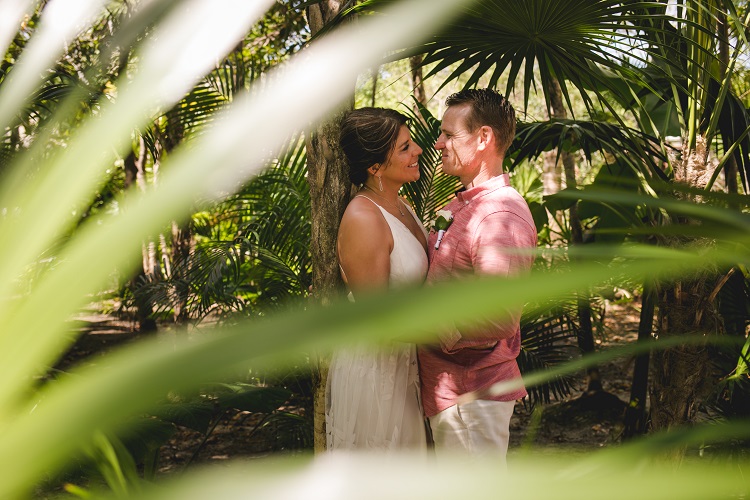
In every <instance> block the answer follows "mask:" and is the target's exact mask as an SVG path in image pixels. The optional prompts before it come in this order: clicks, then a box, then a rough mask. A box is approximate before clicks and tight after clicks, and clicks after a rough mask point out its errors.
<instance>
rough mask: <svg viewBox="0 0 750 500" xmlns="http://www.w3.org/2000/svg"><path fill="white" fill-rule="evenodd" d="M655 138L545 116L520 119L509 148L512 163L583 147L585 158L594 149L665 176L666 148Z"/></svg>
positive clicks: (609, 126)
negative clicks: (525, 119) (551, 152)
mask: <svg viewBox="0 0 750 500" xmlns="http://www.w3.org/2000/svg"><path fill="white" fill-rule="evenodd" d="M662 147H663V146H662V145H661V144H660V142H659V141H658V139H657V138H655V137H653V136H650V135H648V134H645V133H643V132H640V131H638V130H635V129H631V128H627V127H622V126H619V125H614V124H612V123H607V122H602V121H595V120H592V121H580V120H548V121H544V122H530V123H519V124H518V125H517V128H516V137H515V139H514V140H513V143H512V144H511V146H510V149H509V150H508V156H507V158H508V161H512V163H513V164H514V165H517V164H519V163H520V162H522V161H524V160H529V159H533V158H536V157H537V156H539V155H540V154H541V153H543V152H545V151H551V150H553V149H555V148H557V149H558V154H559V153H560V152H562V151H569V152H575V151H582V152H583V153H584V155H585V156H586V159H587V160H588V161H591V158H592V155H593V153H595V152H600V153H605V154H608V155H611V156H612V157H614V158H616V159H617V160H618V161H619V162H622V163H623V164H624V165H628V166H629V167H630V168H632V169H633V171H635V172H641V173H643V174H645V175H647V176H648V177H650V178H657V179H663V180H667V176H666V174H665V173H664V168H665V165H667V163H668V157H667V154H666V151H665V150H663V149H662Z"/></svg>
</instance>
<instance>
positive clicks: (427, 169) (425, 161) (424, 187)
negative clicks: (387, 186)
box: [403, 100, 461, 224]
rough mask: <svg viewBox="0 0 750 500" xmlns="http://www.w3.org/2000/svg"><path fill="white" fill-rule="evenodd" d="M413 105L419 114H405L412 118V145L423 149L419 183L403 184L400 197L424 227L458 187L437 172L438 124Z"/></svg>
mask: <svg viewBox="0 0 750 500" xmlns="http://www.w3.org/2000/svg"><path fill="white" fill-rule="evenodd" d="M415 102H416V100H415ZM416 104H417V106H418V110H419V114H417V112H416V111H414V110H413V109H412V108H408V107H407V108H406V109H405V113H406V114H407V115H408V116H409V117H410V118H411V124H410V125H411V131H412V135H413V137H414V142H416V143H417V144H419V147H421V148H422V155H421V156H420V157H419V180H417V181H415V182H410V183H408V184H405V185H404V187H403V193H404V195H405V196H406V198H407V199H408V200H409V202H410V203H411V204H412V206H413V207H414V210H415V211H416V213H417V216H418V217H419V218H420V220H421V221H422V223H423V224H427V223H428V222H429V221H430V220H431V218H433V217H434V216H435V212H436V211H437V210H438V209H440V208H441V207H443V206H444V205H445V204H446V203H448V201H450V199H451V198H452V197H453V195H454V193H455V192H456V190H457V189H458V188H459V187H461V184H460V182H459V180H458V178H457V177H453V176H449V175H446V174H445V173H443V171H442V169H441V168H440V165H441V163H442V158H441V153H440V151H438V150H437V149H435V147H434V145H435V142H436V141H437V138H438V136H439V135H440V121H439V120H438V119H437V118H435V117H434V116H433V115H432V113H430V111H429V110H428V109H427V108H425V107H424V106H423V105H422V104H420V103H418V102H417V103H416Z"/></svg>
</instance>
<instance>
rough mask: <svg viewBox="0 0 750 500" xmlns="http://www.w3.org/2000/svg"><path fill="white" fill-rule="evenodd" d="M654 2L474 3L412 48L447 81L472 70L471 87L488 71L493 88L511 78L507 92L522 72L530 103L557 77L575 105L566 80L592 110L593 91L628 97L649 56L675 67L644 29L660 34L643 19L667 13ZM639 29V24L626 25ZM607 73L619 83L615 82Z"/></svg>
mask: <svg viewBox="0 0 750 500" xmlns="http://www.w3.org/2000/svg"><path fill="white" fill-rule="evenodd" d="M653 7H654V2H650V1H649V2H644V1H634V2H622V1H616V0H604V1H600V0H597V1H594V0H559V1H555V2H550V1H548V0H527V1H523V2H520V1H517V0H485V1H482V2H475V3H474V4H472V5H471V6H470V7H469V8H467V9H466V10H465V12H464V15H463V17H461V18H460V19H458V20H457V21H455V22H454V23H453V24H451V25H450V26H448V27H447V28H446V29H444V30H443V31H442V32H441V33H440V34H438V35H436V36H435V37H433V39H432V40H431V41H429V42H427V43H426V44H424V45H423V46H421V47H419V48H417V49H415V51H417V52H425V53H426V54H427V55H426V57H425V59H424V64H425V66H428V67H430V68H431V69H430V71H429V72H428V74H427V76H426V78H429V77H431V76H433V75H438V74H440V73H441V72H443V71H450V73H449V75H448V76H447V77H445V79H444V81H443V84H442V85H446V84H447V83H449V82H451V81H453V80H456V79H457V78H459V77H461V76H463V75H465V74H469V75H470V76H469V78H468V79H467V81H466V83H465V86H466V87H472V86H475V85H476V84H477V83H478V82H479V79H480V78H482V77H484V76H488V77H489V80H488V81H489V84H488V86H489V87H492V88H495V87H496V86H497V85H498V84H499V82H500V80H501V78H502V77H503V76H507V83H506V89H505V93H506V94H508V95H509V94H511V93H513V92H514V91H515V90H516V86H517V81H518V80H519V77H520V79H521V81H522V87H523V95H524V108H527V107H528V102H529V97H530V95H531V92H532V91H539V90H540V89H539V88H538V86H539V87H541V90H542V91H543V92H544V93H545V96H547V93H546V90H547V89H548V88H550V84H551V82H552V81H553V79H556V80H557V81H558V82H559V83H560V86H561V90H562V93H563V96H564V98H565V100H566V102H567V104H568V107H569V108H570V109H571V110H572V106H571V98H570V89H569V87H568V85H569V84H572V86H573V87H575V88H576V89H578V90H579V91H580V92H581V95H582V97H583V99H584V101H585V103H586V104H587V106H589V107H590V106H591V104H592V103H593V101H592V99H591V97H589V93H588V92H589V91H591V92H593V95H594V96H596V97H602V96H603V95H604V93H605V92H609V93H613V94H618V95H627V94H629V90H628V87H627V85H626V81H635V82H637V81H639V79H640V77H639V71H638V68H637V66H643V65H645V63H646V62H647V59H648V58H650V59H651V60H659V61H662V62H663V63H664V64H666V65H670V61H669V60H668V58H666V57H664V56H663V54H662V53H660V52H658V51H655V50H654V49H653V48H652V47H651V45H650V44H649V43H648V39H647V38H646V37H645V34H644V32H645V31H646V30H650V31H652V32H658V31H659V27H658V26H656V25H649V26H644V24H643V19H644V18H648V17H654V16H661V17H663V18H669V17H668V16H667V15H666V14H665V13H658V12H657V13H654V12H651V11H650V10H649V9H652V8H653ZM669 19H671V18H669ZM635 26H639V28H640V29H628V28H633V27H635ZM610 73H615V74H617V75H619V77H620V79H621V80H620V81H614V80H612V79H611V78H609V77H608V75H609V74H610ZM537 78H538V80H537ZM546 99H547V105H548V107H549V104H550V103H549V98H548V97H546ZM604 104H605V105H606V100H605V101H604Z"/></svg>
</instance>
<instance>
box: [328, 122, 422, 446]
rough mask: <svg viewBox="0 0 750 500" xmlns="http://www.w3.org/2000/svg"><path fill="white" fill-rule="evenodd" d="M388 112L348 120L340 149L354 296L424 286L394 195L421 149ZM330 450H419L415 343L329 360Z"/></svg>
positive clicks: (344, 238)
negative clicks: (345, 168) (349, 186)
mask: <svg viewBox="0 0 750 500" xmlns="http://www.w3.org/2000/svg"><path fill="white" fill-rule="evenodd" d="M406 123H407V118H406V117H405V116H404V115H402V114H401V113H399V112H397V111H394V110H392V109H384V108H361V109H357V110H354V111H351V112H350V113H348V115H347V116H346V117H345V118H344V120H343V123H342V128H341V147H342V149H343V151H344V154H345V155H346V158H347V161H348V162H349V176H350V179H351V181H352V183H353V184H355V185H356V186H360V189H359V192H358V193H357V194H356V195H355V196H354V197H353V198H352V200H351V202H350V203H349V205H348V206H347V208H346V211H345V212H344V216H343V218H342V219H341V226H340V228H339V234H338V244H337V251H338V256H339V262H340V264H341V275H342V277H343V279H344V281H345V282H346V284H347V287H348V288H349V291H350V298H352V299H353V298H356V297H357V295H358V294H359V293H362V292H371V291H376V290H383V289H388V288H392V287H397V286H399V285H405V284H414V283H422V282H423V281H424V278H425V276H426V274H427V253H426V245H427V233H426V231H425V229H424V227H423V226H422V224H421V223H420V221H419V219H418V218H417V216H416V214H415V213H414V211H413V210H412V208H411V207H410V206H409V204H408V203H406V202H405V201H404V200H403V199H402V198H401V197H399V194H398V193H399V190H400V189H401V186H403V185H404V184H405V183H407V182H412V181H416V180H417V179H419V165H418V160H419V155H420V154H422V149H421V148H420V147H419V146H418V145H417V144H416V143H415V142H414V141H413V140H412V139H411V135H410V133H409V128H408V127H407V126H406ZM326 398H327V400H326V426H327V445H328V449H329V450H335V449H349V450H352V449H371V450H397V449H398V450H402V449H425V448H426V435H425V428H424V420H423V416H422V410H421V404H420V401H419V374H418V370H417V359H416V350H415V347H414V345H412V344H406V343H401V342H395V341H394V342H391V343H389V344H386V345H385V346H382V347H378V348H377V349H374V348H373V347H372V346H364V345H362V346H355V347H351V348H346V349H342V350H340V351H338V352H336V353H334V356H333V360H332V362H331V367H330V371H329V376H328V387H327V392H326Z"/></svg>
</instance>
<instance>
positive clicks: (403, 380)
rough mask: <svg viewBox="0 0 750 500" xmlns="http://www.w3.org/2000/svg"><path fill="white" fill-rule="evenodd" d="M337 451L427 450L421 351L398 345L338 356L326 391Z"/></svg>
mask: <svg viewBox="0 0 750 500" xmlns="http://www.w3.org/2000/svg"><path fill="white" fill-rule="evenodd" d="M326 441H327V443H326V444H327V447H328V450H329V451H334V450H378V451H397V450H426V449H427V439H426V435H425V426H424V418H423V414H422V405H421V400H420V389H419V370H418V366H417V353H416V347H415V346H414V345H413V344H405V343H399V342H393V343H390V344H387V345H385V346H379V347H377V348H374V347H372V346H364V345H363V346H357V347H350V348H346V349H341V350H339V351H337V352H335V353H334V355H333V359H332V360H331V366H330V370H329V372H328V383H327V387H326Z"/></svg>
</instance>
